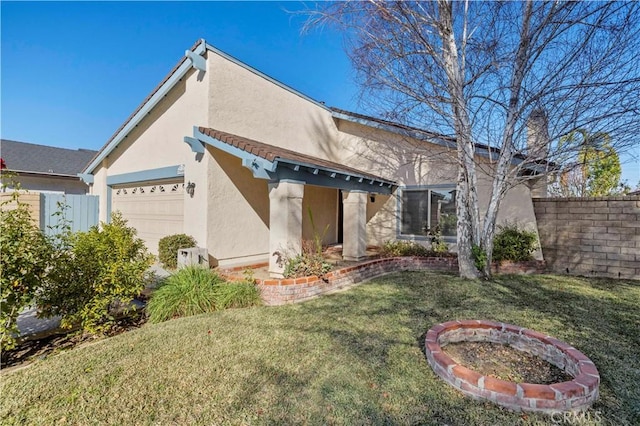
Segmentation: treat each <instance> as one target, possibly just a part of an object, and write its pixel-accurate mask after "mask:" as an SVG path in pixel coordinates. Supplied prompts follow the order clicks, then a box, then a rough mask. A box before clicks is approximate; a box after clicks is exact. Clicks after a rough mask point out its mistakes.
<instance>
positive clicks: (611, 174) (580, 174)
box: [550, 129, 628, 197]
mask: <svg viewBox="0 0 640 426" xmlns="http://www.w3.org/2000/svg"><path fill="white" fill-rule="evenodd" d="M576 138H578V139H580V140H581V144H582V148H581V149H580V151H578V153H577V155H576V156H574V158H572V159H570V160H568V161H566V162H565V163H564V165H563V167H562V169H561V170H560V173H559V174H558V177H557V179H556V181H555V182H554V184H552V185H551V186H550V192H551V193H552V195H558V196H562V197H601V196H606V195H616V194H618V193H623V192H625V190H628V188H627V187H626V185H624V184H623V183H622V182H620V176H621V175H622V167H621V166H620V157H619V156H618V153H617V152H616V150H615V149H614V148H613V147H612V146H611V138H610V137H609V135H608V134H607V133H589V132H588V131H586V130H584V129H578V130H575V131H573V132H571V133H569V134H568V135H566V136H564V137H562V138H560V143H561V144H562V143H566V142H569V143H574V140H575V139H576Z"/></svg>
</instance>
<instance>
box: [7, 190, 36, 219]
mask: <svg viewBox="0 0 640 426" xmlns="http://www.w3.org/2000/svg"><path fill="white" fill-rule="evenodd" d="M11 197H12V193H9V192H5V193H1V194H0V205H1V206H2V210H12V209H15V208H16V202H15V201H11ZM20 202H21V203H24V204H27V205H28V206H29V213H30V214H31V219H33V222H34V223H35V225H36V226H37V227H40V193H39V192H29V193H23V194H20Z"/></svg>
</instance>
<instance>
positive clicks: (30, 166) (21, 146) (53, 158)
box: [0, 139, 97, 177]
mask: <svg viewBox="0 0 640 426" xmlns="http://www.w3.org/2000/svg"><path fill="white" fill-rule="evenodd" d="M96 153H97V151H93V150H89V149H67V148H57V147H55V146H47V145H38V144H33V143H27V142H17V141H12V140H6V139H2V140H1V141H0V154H1V155H2V159H3V160H4V162H5V164H6V166H7V169H8V170H11V171H14V172H23V173H38V174H47V175H56V176H73V177H77V175H78V173H80V172H81V171H82V170H83V169H84V168H85V166H86V165H87V164H88V163H89V161H90V160H91V159H92V158H93V156H94V155H96Z"/></svg>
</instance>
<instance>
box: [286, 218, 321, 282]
mask: <svg viewBox="0 0 640 426" xmlns="http://www.w3.org/2000/svg"><path fill="white" fill-rule="evenodd" d="M308 214H309V221H310V222H311V227H312V229H313V239H312V240H303V241H302V253H301V254H296V255H293V256H291V255H287V254H285V256H284V271H283V272H282V275H284V277H285V278H298V277H309V276H314V275H315V276H318V277H321V276H323V275H324V274H326V273H327V272H329V271H330V270H331V268H332V266H331V264H330V263H329V262H327V261H326V260H325V258H324V255H323V247H322V241H323V240H324V237H325V235H326V234H327V232H328V231H329V225H327V226H326V227H325V228H324V230H323V232H322V234H320V233H319V232H318V230H317V228H316V224H315V222H314V220H313V213H312V212H311V208H309V210H308Z"/></svg>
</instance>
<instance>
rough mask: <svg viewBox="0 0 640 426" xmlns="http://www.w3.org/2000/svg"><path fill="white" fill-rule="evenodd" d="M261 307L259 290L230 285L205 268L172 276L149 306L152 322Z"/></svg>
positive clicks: (252, 286) (246, 283) (246, 285)
mask: <svg viewBox="0 0 640 426" xmlns="http://www.w3.org/2000/svg"><path fill="white" fill-rule="evenodd" d="M259 303H260V292H259V290H258V287H257V286H256V285H255V284H253V283H251V282H249V281H240V282H232V283H227V282H225V280H224V279H223V278H222V277H220V276H219V275H218V274H216V273H215V272H212V271H210V270H209V269H207V268H203V267H201V266H187V267H185V268H182V269H180V270H179V271H177V272H176V273H174V274H172V275H171V276H169V277H168V278H167V279H166V280H165V282H164V283H163V284H162V285H161V286H160V288H158V289H157V290H156V291H155V292H154V293H153V295H152V296H151V300H149V303H148V304H147V314H148V316H149V321H150V322H152V323H158V322H162V321H167V320H169V319H172V318H178V317H184V316H191V315H198V314H203V313H207V312H213V311H216V310H220V309H226V308H240V307H247V306H253V305H257V304H259Z"/></svg>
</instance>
